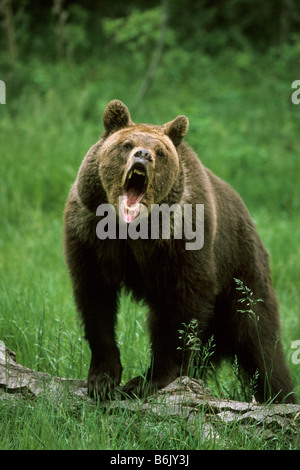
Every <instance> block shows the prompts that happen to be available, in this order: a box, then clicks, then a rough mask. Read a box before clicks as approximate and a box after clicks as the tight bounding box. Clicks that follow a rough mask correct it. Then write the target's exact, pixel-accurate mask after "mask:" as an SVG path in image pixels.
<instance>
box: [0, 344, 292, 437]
mask: <svg viewBox="0 0 300 470" xmlns="http://www.w3.org/2000/svg"><path fill="white" fill-rule="evenodd" d="M42 396H43V397H45V396H46V397H47V398H48V399H49V400H56V401H59V400H65V399H67V400H68V402H69V404H70V405H74V404H75V403H76V406H78V403H80V402H82V401H83V400H85V401H89V403H91V404H92V405H94V404H95V405H96V404H97V401H95V400H93V399H91V398H89V397H88V395H87V382H86V381H85V380H77V379H65V378H61V377H55V376H51V375H50V374H47V373H44V372H36V371H33V370H31V369H29V368H27V367H24V366H22V365H21V364H19V363H18V362H16V355H15V353H14V352H13V351H11V350H10V349H8V348H7V347H6V345H5V344H4V342H3V341H0V399H7V400H9V399H15V398H16V397H18V398H20V399H25V398H28V397H30V398H39V397H42ZM98 406H102V407H104V408H106V409H107V410H108V411H112V410H117V409H120V410H128V412H133V413H136V412H141V413H153V414H155V415H157V416H161V417H163V416H169V417H170V416H180V417H182V418H184V420H185V423H186V426H187V429H190V430H192V431H193V430H194V429H195V428H196V427H197V429H198V430H199V423H200V425H201V429H202V436H203V439H206V438H208V437H209V438H214V439H218V438H219V435H220V430H221V429H222V426H223V427H224V426H230V425H235V426H237V425H239V426H242V427H243V429H245V430H246V431H247V432H249V433H253V432H254V430H255V432H256V433H257V432H261V433H263V435H264V437H265V438H273V437H274V436H276V435H278V432H280V433H283V434H284V435H285V436H287V437H288V438H289V439H291V440H292V441H293V442H296V441H297V439H299V431H300V405H294V404H269V405H264V404H259V403H256V402H253V403H247V402H239V401H233V400H223V399H218V398H215V397H213V396H212V395H211V393H210V391H209V389H208V388H206V387H205V385H204V383H203V381H201V380H195V379H190V378H188V377H181V378H178V379H176V380H174V382H172V383H170V384H169V385H168V386H167V387H165V388H164V389H162V390H159V391H158V392H157V393H156V394H155V395H152V396H149V397H147V398H146V399H125V398H124V396H122V393H120V395H119V397H118V399H116V400H111V401H107V402H103V403H101V404H100V405H99V403H98Z"/></svg>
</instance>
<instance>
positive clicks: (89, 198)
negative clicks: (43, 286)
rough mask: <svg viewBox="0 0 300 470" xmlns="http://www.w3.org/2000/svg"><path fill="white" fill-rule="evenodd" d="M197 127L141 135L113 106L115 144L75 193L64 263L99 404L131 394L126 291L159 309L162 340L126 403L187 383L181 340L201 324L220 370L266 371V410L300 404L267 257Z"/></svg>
mask: <svg viewBox="0 0 300 470" xmlns="http://www.w3.org/2000/svg"><path fill="white" fill-rule="evenodd" d="M188 123H189V122H188V119H187V117H185V116H177V117H176V118H175V119H174V120H172V121H170V122H168V123H167V124H164V125H163V126H156V125H147V124H134V123H133V122H132V120H131V118H130V114H129V111H128V109H127V107H126V106H125V105H124V104H123V103H122V102H121V101H118V100H113V101H111V102H110V103H109V104H108V106H107V107H106V109H105V111H104V115H103V124H104V134H103V136H102V138H101V139H100V140H99V141H98V142H97V143H96V144H95V145H93V146H92V147H91V149H90V150H89V151H88V153H87V155H86V157H85V158H84V160H83V162H82V164H81V166H80V168H79V172H78V175H77V179H76V181H75V183H74V185H73V186H72V189H71V192H70V195H69V198H68V200H67V204H66V208H65V216H64V221H65V229H64V241H65V254H66V260H67V265H68V268H69V271H70V276H71V280H72V285H73V291H74V297H75V301H76V304H77V308H78V310H79V312H80V314H81V317H82V320H83V324H84V329H85V337H86V339H87V341H88V343H89V346H90V349H91V364H90V369H89V375H88V389H89V393H90V394H91V395H95V394H97V395H99V396H100V397H101V398H102V399H105V398H106V397H107V396H108V395H109V394H112V393H113V391H114V389H115V388H116V386H118V385H119V384H120V381H121V373H122V365H121V362H120V352H119V349H118V347H117V344H116V337H115V326H116V319H117V310H118V299H119V295H120V292H121V290H122V289H123V288H125V289H127V290H129V291H131V292H132V294H133V296H134V298H136V299H143V300H144V301H145V303H146V304H147V305H148V307H149V318H148V320H149V331H150V339H151V363H150V366H149V369H148V371H146V375H145V377H146V380H145V377H144V380H142V379H141V377H135V378H133V379H131V380H130V381H129V382H128V383H127V384H126V385H125V386H124V388H123V390H124V391H125V392H126V393H129V394H132V393H135V394H140V393H145V390H146V385H147V387H148V390H150V391H153V390H154V389H159V388H162V387H164V386H166V385H167V384H168V383H170V382H171V381H172V380H174V379H175V378H176V377H178V376H180V374H185V373H186V372H187V367H188V362H189V361H188V354H187V351H184V347H183V345H182V342H181V341H182V340H181V339H180V333H179V331H180V330H182V328H183V324H185V325H188V324H189V323H190V322H191V321H192V320H193V319H196V320H197V322H198V329H199V339H200V340H201V344H202V345H205V344H206V343H207V341H208V340H209V339H210V338H211V337H212V336H213V340H214V354H213V357H212V358H213V359H215V361H219V360H221V359H223V358H228V357H234V356H237V358H238V361H239V364H240V365H241V367H243V368H244V369H245V370H246V371H247V372H248V373H249V374H251V375H253V374H255V373H256V372H257V371H258V386H257V399H258V400H259V401H266V400H267V399H269V398H272V399H273V400H274V401H286V402H295V394H294V393H293V385H292V381H291V378H290V374H289V371H288V367H287V364H286V362H285V358H284V355H283V348H282V343H281V339H280V332H279V330H280V325H279V315H278V306H277V301H276V296H275V293H274V290H273V288H272V285H271V280H270V270H269V263H268V255H267V252H266V250H265V248H264V246H263V244H262V242H261V240H260V238H259V236H258V234H257V232H256V229H255V226H254V224H253V222H252V220H251V218H250V216H249V213H248V211H247V209H246V207H245V205H244V203H243V202H242V200H241V198H240V197H239V195H238V194H237V193H236V192H235V191H234V190H233V189H232V188H231V187H230V186H229V185H228V184H226V183H225V182H224V181H222V180H221V179H219V178H218V177H217V176H215V175H214V174H213V173H212V172H211V171H210V170H208V169H207V168H205V167H204V166H203V165H202V163H201V161H200V160H199V158H198V157H197V155H196V154H195V153H194V152H193V151H192V149H191V148H190V147H188V145H186V144H185V143H183V142H182V140H183V138H184V136H185V134H186V133H187V130H188ZM162 208H170V209H172V210H169V212H168V211H165V212H164V211H163V210H161V209H162ZM201 208H203V209H204V210H203V211H201V210H200V209H201ZM142 209H143V210H142ZM173 209H174V210H173ZM197 209H199V211H198V210H197ZM155 211H156V214H155V217H154V218H153V217H152V215H153V214H154V213H155ZM157 214H158V215H159V216H158V217H157ZM168 215H169V216H170V217H169V229H168V230H165V229H163V227H162V224H163V223H164V218H166V216H168ZM145 222H146V224H145ZM99 224H100V225H99ZM177 226H179V227H181V229H182V230H181V231H180V230H175V229H176V227H177ZM199 227H200V229H199ZM167 228H168V227H167ZM142 229H143V230H142ZM185 229H186V230H185ZM130 231H131V234H130ZM201 234H202V237H201V240H200V242H199V240H198V241H197V240H196V237H197V236H198V235H199V236H200V235H201ZM191 240H194V241H193V242H192V241H191ZM193 243H194V245H193ZM236 279H239V280H241V281H242V282H243V283H244V285H245V286H247V287H248V288H249V289H251V291H252V292H253V293H254V296H255V298H259V299H261V300H262V302H260V303H259V304H257V305H256V306H255V307H256V309H257V317H256V318H254V317H253V315H249V314H247V313H241V312H240V311H239V310H240V309H241V308H243V305H242V304H240V303H238V301H239V298H240V297H241V292H240V291H239V290H237V288H236V287H237V286H236V282H235V280H236Z"/></svg>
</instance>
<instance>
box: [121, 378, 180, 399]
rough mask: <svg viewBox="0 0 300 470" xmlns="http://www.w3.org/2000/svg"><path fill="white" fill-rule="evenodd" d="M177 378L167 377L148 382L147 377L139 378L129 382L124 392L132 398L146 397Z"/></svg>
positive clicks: (123, 389) (123, 388)
mask: <svg viewBox="0 0 300 470" xmlns="http://www.w3.org/2000/svg"><path fill="white" fill-rule="evenodd" d="M175 378H176V377H175V376H174V377H173V376H170V375H165V376H163V377H160V378H159V379H155V378H152V380H147V379H146V378H145V377H141V376H138V377H134V378H133V379H131V380H129V381H128V382H127V383H126V384H125V385H124V386H123V387H122V391H123V392H124V393H126V394H127V395H130V396H137V397H142V396H143V397H146V396H148V395H152V394H153V393H154V392H156V391H157V390H160V389H161V388H164V387H166V386H167V385H169V383H170V382H172V380H174V379H175Z"/></svg>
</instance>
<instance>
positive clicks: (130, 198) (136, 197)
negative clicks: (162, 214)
mask: <svg viewBox="0 0 300 470" xmlns="http://www.w3.org/2000/svg"><path fill="white" fill-rule="evenodd" d="M147 183H148V178H147V171H146V168H145V167H144V165H143V164H142V163H135V164H133V165H132V167H131V168H130V169H129V171H128V173H127V176H126V180H125V185H124V192H123V200H122V203H121V211H122V216H123V219H124V221H125V222H126V223H128V224H129V223H130V222H132V221H133V220H134V219H135V218H136V217H137V216H138V215H139V213H140V203H141V201H142V199H143V197H144V195H145V192H146V189H147Z"/></svg>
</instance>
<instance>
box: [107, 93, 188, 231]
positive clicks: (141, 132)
mask: <svg viewBox="0 0 300 470" xmlns="http://www.w3.org/2000/svg"><path fill="white" fill-rule="evenodd" d="M103 124H104V135H103V138H102V140H103V143H102V145H101V148H100V152H101V155H100V164H99V172H100V178H101V182H102V185H103V188H104V190H105V192H106V195H107V199H108V202H109V203H110V204H112V205H113V206H114V207H115V209H116V211H117V213H118V212H119V204H120V197H121V214H122V217H123V219H124V221H125V222H127V223H130V222H132V221H133V220H134V219H135V218H136V217H137V216H138V215H139V213H140V209H141V204H143V205H145V206H146V208H147V210H148V212H149V213H150V210H151V204H159V203H160V202H161V201H163V200H164V199H165V198H166V196H167V195H168V194H169V192H170V191H171V189H172V188H173V186H174V185H175V183H176V181H177V179H178V176H179V173H180V162H179V157H178V153H177V147H178V146H179V144H180V143H181V141H182V139H183V137H184V136H185V134H186V133H187V130H188V119H187V117H185V116H177V117H176V118H175V119H174V120H173V121H170V122H168V123H166V124H164V125H163V126H154V125H147V124H134V123H133V122H132V120H131V118H130V114H129V111H128V108H127V107H126V106H125V105H124V104H123V103H122V102H121V101H118V100H113V101H111V102H110V103H109V104H108V106H107V107H106V109H105V111H104V114H103Z"/></svg>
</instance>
